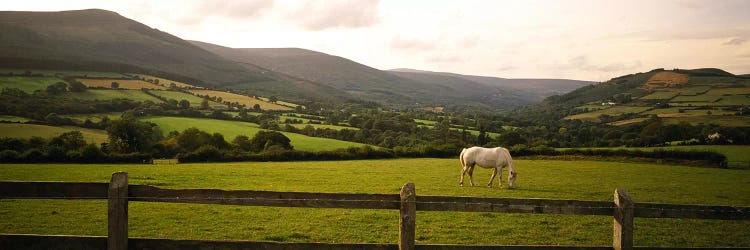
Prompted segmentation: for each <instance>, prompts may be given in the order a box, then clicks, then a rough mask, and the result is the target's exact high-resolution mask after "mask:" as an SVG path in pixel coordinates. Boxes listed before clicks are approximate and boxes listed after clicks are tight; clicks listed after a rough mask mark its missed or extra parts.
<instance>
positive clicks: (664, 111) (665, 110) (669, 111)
mask: <svg viewBox="0 0 750 250" xmlns="http://www.w3.org/2000/svg"><path fill="white" fill-rule="evenodd" d="M680 109H682V110H684V111H685V112H687V111H688V110H690V109H688V108H663V109H652V110H648V111H646V112H643V113H642V114H644V115H658V114H675V113H680Z"/></svg>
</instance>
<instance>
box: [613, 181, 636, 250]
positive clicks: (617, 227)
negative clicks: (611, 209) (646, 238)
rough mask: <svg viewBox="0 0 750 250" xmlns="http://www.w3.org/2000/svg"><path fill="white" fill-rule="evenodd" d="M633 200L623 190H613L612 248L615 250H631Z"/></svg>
mask: <svg viewBox="0 0 750 250" xmlns="http://www.w3.org/2000/svg"><path fill="white" fill-rule="evenodd" d="M633 214H634V212H633V200H632V199H631V198H630V195H628V191H626V190H625V189H616V190H615V214H614V215H615V219H614V235H613V236H612V241H613V242H612V247H613V248H614V249H615V250H632V249H633Z"/></svg>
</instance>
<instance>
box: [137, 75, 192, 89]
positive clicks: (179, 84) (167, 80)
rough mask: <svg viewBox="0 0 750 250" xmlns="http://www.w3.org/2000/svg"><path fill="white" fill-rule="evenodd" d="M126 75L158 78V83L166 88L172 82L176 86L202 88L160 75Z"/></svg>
mask: <svg viewBox="0 0 750 250" xmlns="http://www.w3.org/2000/svg"><path fill="white" fill-rule="evenodd" d="M128 75H132V76H138V77H143V78H146V79H152V80H153V79H158V80H159V85H161V86H164V87H167V88H169V86H170V85H171V84H172V83H174V85H175V86H177V87H178V88H198V89H202V88H203V87H198V86H194V85H190V84H187V83H183V82H178V81H173V80H169V79H165V78H161V77H155V76H150V75H142V74H128Z"/></svg>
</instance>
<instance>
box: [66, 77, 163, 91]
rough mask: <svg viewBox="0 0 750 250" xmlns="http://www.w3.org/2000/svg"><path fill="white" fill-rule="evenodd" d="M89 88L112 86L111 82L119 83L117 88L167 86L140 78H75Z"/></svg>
mask: <svg viewBox="0 0 750 250" xmlns="http://www.w3.org/2000/svg"><path fill="white" fill-rule="evenodd" d="M76 80H78V81H80V82H81V83H83V85H86V87H89V88H107V89H109V88H112V82H117V83H119V84H120V86H119V87H118V89H134V90H140V89H167V87H164V86H161V85H156V84H153V83H150V82H146V81H141V80H120V79H76Z"/></svg>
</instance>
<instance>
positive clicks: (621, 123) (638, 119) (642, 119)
mask: <svg viewBox="0 0 750 250" xmlns="http://www.w3.org/2000/svg"><path fill="white" fill-rule="evenodd" d="M645 120H648V118H633V119H627V120H621V121H616V122H610V123H607V124H608V125H612V126H622V125H629V124H634V123H640V122H643V121H645Z"/></svg>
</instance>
